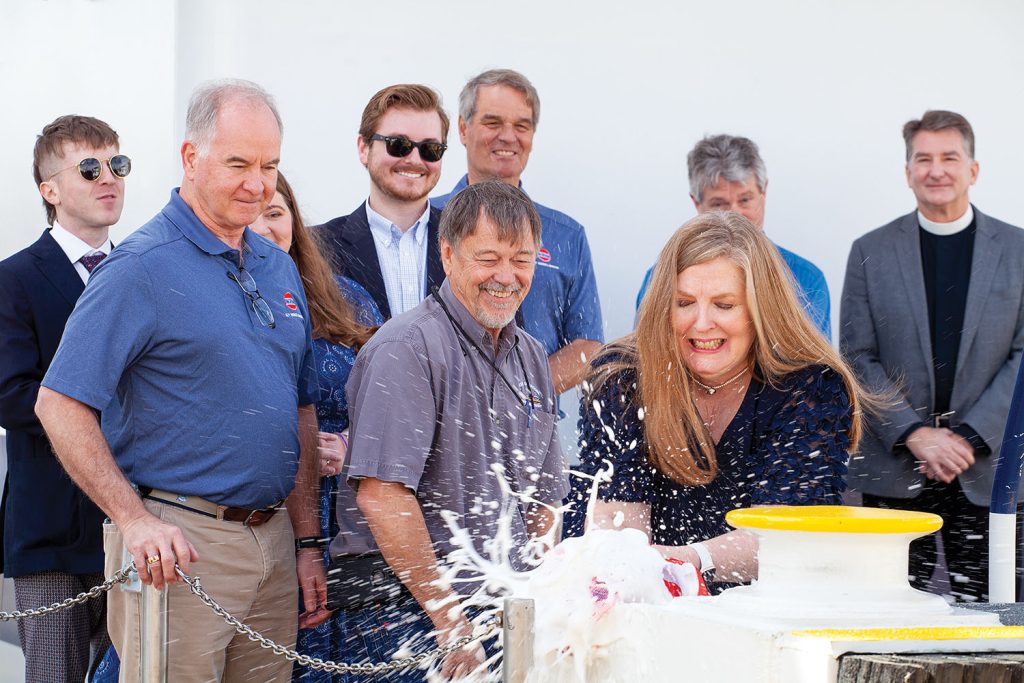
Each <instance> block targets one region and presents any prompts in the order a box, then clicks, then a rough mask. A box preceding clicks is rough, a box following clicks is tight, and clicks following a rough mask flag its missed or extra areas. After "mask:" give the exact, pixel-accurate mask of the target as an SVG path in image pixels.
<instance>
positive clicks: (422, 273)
mask: <svg viewBox="0 0 1024 683" xmlns="http://www.w3.org/2000/svg"><path fill="white" fill-rule="evenodd" d="M447 139H448V115H447V114H446V113H445V111H444V108H443V107H442V106H441V100H440V98H439V97H438V95H437V93H436V92H434V91H433V90H432V89H431V88H428V87H427V86H425V85H415V84H400V85H392V86H388V87H387V88H384V89H383V90H380V91H379V92H377V93H376V94H375V95H374V96H373V97H371V98H370V101H369V102H368V103H367V105H366V107H365V109H363V117H362V121H361V122H360V125H359V136H358V137H357V138H356V146H357V148H358V151H359V161H360V162H361V163H362V164H363V166H365V167H366V170H367V171H368V172H369V174H370V196H369V198H368V199H367V201H365V202H363V204H362V205H361V206H360V207H359V208H358V209H356V210H355V211H354V212H352V213H351V214H349V215H348V216H341V217H339V218H335V219H334V220H331V221H328V222H327V223H325V224H324V225H323V226H321V227H320V228H319V230H320V231H321V235H322V236H323V237H324V238H325V240H324V241H325V242H326V244H327V246H328V248H329V249H330V250H331V252H332V258H333V261H334V266H335V268H336V269H337V270H338V272H339V273H341V274H344V275H347V276H348V277H350V278H352V279H353V280H355V281H356V282H358V283H359V284H361V285H362V286H363V287H365V288H366V291H368V292H369V293H370V296H372V297H373V299H374V302H375V303H376V304H377V308H378V309H380V312H381V314H382V315H383V316H384V318H385V319H388V318H391V317H392V316H395V315H398V314H399V313H404V312H405V311H408V310H409V309H411V308H413V307H415V306H416V305H417V304H418V303H419V302H420V301H422V300H423V297H424V296H426V294H427V291H428V290H429V288H431V287H436V286H438V285H440V284H441V282H442V281H443V280H444V270H443V269H442V268H441V256H440V252H439V250H438V242H437V228H438V223H439V221H440V216H441V211H440V209H432V208H431V206H430V203H429V202H428V201H427V195H429V194H430V192H431V191H432V190H433V189H434V186H435V185H437V181H438V178H440V177H441V157H442V156H443V155H444V152H445V150H446V149H447V144H446V141H447Z"/></svg>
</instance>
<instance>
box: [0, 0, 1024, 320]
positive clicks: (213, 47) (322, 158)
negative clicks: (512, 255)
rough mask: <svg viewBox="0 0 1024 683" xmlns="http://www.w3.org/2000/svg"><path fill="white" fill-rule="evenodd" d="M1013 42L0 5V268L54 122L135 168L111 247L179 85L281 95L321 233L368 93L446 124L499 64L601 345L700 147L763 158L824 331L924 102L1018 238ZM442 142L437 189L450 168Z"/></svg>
mask: <svg viewBox="0 0 1024 683" xmlns="http://www.w3.org/2000/svg"><path fill="white" fill-rule="evenodd" d="M1022 26H1024V3H1020V2H1017V1H1015V0H1005V1H999V0H990V1H988V2H983V1H982V2H974V3H963V2H959V1H951V0H902V1H899V2H896V1H892V0H862V1H860V2H836V1H832V2H827V1H818V0H806V1H803V0H780V1H777V2H763V1H761V0H734V1H733V2H730V3H715V2H701V3H697V2H690V1H686V2H667V1H665V2H630V3H612V2H607V1H605V2H601V1H598V2H595V1H593V0H591V1H590V2H582V1H578V0H566V1H562V2H550V1H547V2H541V1H538V0H521V1H520V2H518V3H516V4H512V5H509V4H504V5H490V4H485V3H480V2H472V1H471V0H453V1H451V2H443V3H442V2H422V1H415V0H397V1H395V2H388V3H356V2H344V3H342V2H336V1H334V0H292V1H289V2H284V1H280V0H278V1H275V0H217V1H210V0H146V1H144V2H140V1H139V0H45V1H44V0H0V39H2V44H3V45H4V49H3V50H0V85H2V96H3V105H4V106H3V108H2V109H0V112H2V113H0V149H2V150H3V152H4V155H3V160H2V161H0V187H3V188H4V193H3V199H4V205H5V206H6V208H7V211H6V212H5V220H4V221H3V225H4V229H3V230H2V231H0V257H2V256H6V255H8V254H11V253H13V252H14V251H16V250H18V249H20V248H22V247H24V246H26V245H28V244H29V243H30V242H32V241H33V240H34V239H36V237H37V236H38V233H39V232H40V230H41V229H42V227H43V225H44V219H43V215H44V214H43V211H42V207H41V206H40V200H39V197H38V194H37V193H36V191H35V189H34V187H33V184H32V180H31V170H30V165H31V150H32V145H33V142H34V137H35V135H36V134H37V133H38V132H39V130H40V129H41V128H42V126H43V125H44V124H45V123H47V122H49V121H51V120H52V119H53V118H55V117H56V116H58V115H60V114H64V113H69V112H78V113H82V114H91V115H95V116H98V117H100V118H102V119H104V120H106V121H108V122H109V123H111V124H112V125H113V126H114V127H115V128H116V129H117V130H118V131H119V133H120V134H121V137H122V150H123V151H124V152H126V153H128V154H129V155H131V156H132V158H133V159H134V161H135V167H134V171H133V173H132V176H131V177H130V178H129V180H128V198H127V202H126V205H125V206H126V208H125V212H124V216H123V219H122V221H121V223H120V224H119V225H118V226H117V228H116V230H115V239H119V238H120V237H123V236H124V235H125V234H127V233H128V232H130V231H131V230H132V229H134V228H135V227H137V226H138V225H139V224H141V223H142V222H143V221H145V220H146V219H147V218H148V217H150V216H151V215H152V214H153V213H155V212H156V211H157V210H159V208H160V207H161V206H162V205H163V203H164V202H165V201H166V198H167V193H168V190H169V189H170V188H171V187H172V186H174V185H175V184H177V182H178V179H179V175H180V166H179V162H178V157H177V151H178V147H179V144H180V136H181V131H182V120H183V118H184V108H185V102H186V100H187V96H188V93H189V91H190V90H191V89H192V87H193V86H194V85H195V84H196V83H198V82H199V81H201V80H204V79H207V78H212V77H223V76H239V77H245V78H250V79H253V80H256V81H258V82H260V83H262V84H263V85H264V86H266V87H267V88H268V89H269V90H270V91H271V92H273V93H274V94H275V95H276V96H277V98H278V101H279V104H280V107H281V110H282V114H283V117H284V120H285V125H286V133H285V145H284V146H285V148H284V159H283V163H282V168H283V170H284V171H285V172H286V173H287V174H288V176H289V177H290V179H291V180H292V181H293V183H294V184H295V185H296V186H297V190H298V192H299V197H300V200H301V202H302V204H303V208H304V210H305V213H306V214H307V219H308V220H310V221H312V222H320V221H323V220H326V219H328V218H331V217H334V216H337V215H340V214H347V213H349V212H350V211H351V210H352V209H353V208H354V207H355V206H356V205H357V204H358V203H359V202H360V201H361V200H362V199H363V197H364V195H365V193H366V192H367V178H366V174H365V171H364V169H363V168H362V167H361V166H360V165H359V163H358V161H357V159H356V154H355V135H356V129H357V127H358V120H359V115H360V112H361V111H362V107H363V106H364V104H365V103H366V100H367V99H368V98H369V97H370V95H371V94H373V92H375V91H376V90H377V89H379V88H380V87H382V86H384V85H387V84H390V83H395V82H423V83H427V84H430V85H432V86H434V87H435V88H437V89H438V90H439V91H440V92H441V93H442V95H443V97H444V100H445V103H446V104H447V106H448V109H449V111H450V112H451V114H452V116H453V119H454V117H455V107H456V102H457V97H458V92H459V89H460V88H461V86H462V84H463V83H464V82H465V80H466V78H467V77H469V76H471V75H473V74H475V73H477V72H479V71H480V70H482V69H485V68H489V67H495V66H508V67H512V68H516V69H519V70H521V71H522V72H523V73H525V74H526V75H527V76H529V77H530V78H531V79H532V80H533V81H534V83H535V84H536V86H537V87H538V89H539V91H540V94H541V100H542V116H541V122H540V126H539V128H538V132H537V137H536V141H535V151H534V153H533V156H532V157H531V159H530V164H529V168H528V169H527V172H526V174H525V180H524V182H525V185H526V187H527V188H528V190H529V191H530V193H531V194H532V195H533V196H534V197H535V198H536V199H537V200H538V201H540V202H542V203H545V204H548V205H551V206H554V207H556V208H558V209H561V210H563V211H566V212H567V213H569V214H571V215H572V216H574V217H576V218H577V219H579V220H580V221H581V222H582V223H583V224H584V225H585V226H586V227H587V231H588V234H589V236H590V243H591V247H592V249H593V253H594V260H595V267H596V269H597V274H598V284H599V287H600V290H601V297H602V302H603V307H604V312H605V321H606V332H607V335H608V336H609V337H614V336H617V335H620V334H622V333H624V332H625V331H626V330H627V329H628V328H629V326H630V324H631V321H632V314H633V313H632V302H633V299H634V296H635V293H636V290H637V287H638V285H639V282H640V278H641V276H642V274H643V272H644V270H645V269H646V267H647V266H648V265H649V264H650V263H651V262H652V261H653V259H654V258H655V255H656V253H657V251H658V249H659V248H660V246H661V244H662V243H663V242H664V240H665V238H666V237H667V236H668V234H669V233H670V232H671V231H672V230H673V229H674V228H675V227H677V226H678V225H680V224H681V223H682V222H683V221H685V220H686V219H687V218H689V217H690V216H692V215H693V208H692V205H691V204H690V201H689V198H688V196H687V193H688V190H687V182H686V153H687V151H688V150H689V149H690V147H691V146H692V145H693V143H694V142H695V141H696V140H697V139H698V138H699V137H700V136H702V135H703V134H705V133H717V132H729V133H735V134H743V135H747V136H749V137H751V138H753V139H754V140H756V141H757V142H758V143H759V144H760V146H761V150H762V155H763V156H764V158H765V160H766V163H767V165H768V173H769V178H770V185H769V195H768V211H767V222H766V229H767V231H768V232H769V234H770V235H771V236H772V238H773V239H775V240H776V241H777V242H779V243H780V244H782V245H784V246H786V247H789V248H791V249H794V250H795V251H797V252H799V253H800V254H802V255H803V256H806V257H807V258H810V259H811V260H812V261H814V262H816V263H817V264H818V265H819V266H820V267H821V268H822V269H823V270H824V271H825V273H826V275H827V277H828V281H829V285H830V287H831V289H832V297H833V302H834V306H833V314H834V316H838V299H839V293H840V288H841V286H842V278H843V270H844V267H845V261H846V256H847V253H848V250H849V245H850V243H851V241H852V240H853V239H854V238H856V237H857V236H858V235H860V234H862V233H863V232H865V231H866V230H868V229H870V228H873V227H876V226H878V225H880V224H882V223H884V222H887V221H888V220H890V219H891V218H893V217H895V216H897V215H899V214H902V213H905V212H907V211H909V210H910V209H912V208H913V201H912V196H911V194H910V191H909V190H908V189H907V188H906V184H905V181H904V179H903V144H902V140H901V137H900V129H901V126H902V124H903V122H904V121H906V120H907V119H909V118H912V117H915V116H919V115H920V114H921V113H922V112H923V111H924V110H925V109H927V108H948V109H953V110H956V111H959V112H961V113H963V114H965V115H966V116H967V117H968V118H969V119H970V120H971V122H972V123H973V124H974V127H975V129H976V132H977V135H978V149H977V156H978V159H979V161H980V163H981V175H980V179H979V181H978V185H977V186H976V188H975V190H974V192H973V199H974V201H975V202H976V203H977V205H978V206H979V207H981V208H982V210H984V211H987V212H989V213H991V214H994V215H996V216H998V217H1000V218H1003V219H1004V220H1007V221H1010V222H1012V223H1016V224H1024V208H1022V205H1021V203H1020V201H1019V194H1020V192H1019V189H1018V188H1017V186H1016V181H1017V180H1018V176H1017V175H1016V171H1017V170H1018V167H1019V164H1018V163H1017V162H1018V160H1019V158H1020V157H1021V142H1020V139H1019V137H1018V132H1019V129H1020V112H1021V111H1022V109H1024V85H1022V83H1024V79H1022V76H1021V74H1024V44H1022V42H1021V41H1020V38H1019V31H1020V29H1021V27H1022ZM451 143H452V147H451V149H450V150H449V152H448V156H447V157H446V160H445V167H444V175H443V177H442V180H441V183H440V185H439V186H438V191H437V192H438V193H441V192H446V191H447V190H448V189H450V187H451V185H453V184H454V183H455V182H456V180H457V179H458V178H459V176H460V175H461V174H462V173H463V172H464V170H465V159H464V154H463V150H462V147H461V145H460V144H459V143H458V139H457V137H454V138H453V139H452V140H451Z"/></svg>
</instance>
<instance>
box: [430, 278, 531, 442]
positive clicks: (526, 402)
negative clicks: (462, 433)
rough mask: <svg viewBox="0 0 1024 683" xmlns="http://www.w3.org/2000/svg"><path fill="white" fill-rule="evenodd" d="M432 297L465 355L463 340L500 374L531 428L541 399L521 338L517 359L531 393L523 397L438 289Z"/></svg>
mask: <svg viewBox="0 0 1024 683" xmlns="http://www.w3.org/2000/svg"><path fill="white" fill-rule="evenodd" d="M430 295H431V296H432V297H433V298H434V301H436V302H437V303H438V305H439V306H440V307H441V310H442V311H444V314H445V316H446V317H447V318H448V322H450V323H451V324H452V327H453V328H454V329H455V332H456V333H457V335H458V337H459V345H460V346H462V353H463V355H469V352H468V351H467V350H466V346H465V343H464V342H463V340H465V341H467V342H469V344H470V346H472V347H473V348H474V349H476V352H477V353H479V354H480V355H481V356H482V357H483V359H484V360H485V361H487V364H488V365H490V366H491V367H492V368H494V371H495V372H496V373H498V377H500V378H501V381H502V382H504V383H505V386H507V387H508V388H509V391H511V392H512V395H513V396H515V397H516V399H517V400H518V401H519V402H520V403H522V404H523V408H525V409H526V426H527V428H529V426H530V424H531V423H532V422H533V409H534V408H535V407H536V406H539V405H540V403H541V401H540V399H539V398H536V397H534V394H533V385H531V384H530V376H529V375H528V374H527V373H526V363H525V362H524V361H523V352H522V351H520V349H519V337H516V340H515V342H514V349H515V352H516V358H518V359H519V368H520V369H521V370H522V371H523V382H524V383H525V384H526V390H527V391H528V392H529V394H528V395H526V396H523V394H522V393H521V392H520V391H519V390H518V389H516V388H515V387H514V386H512V382H510V381H509V379H508V377H507V376H506V375H505V373H504V372H502V370H501V368H499V367H498V364H497V363H495V362H494V361H493V360H492V359H491V357H490V356H489V355H487V352H485V351H484V350H483V349H482V348H480V345H479V344H477V342H476V340H475V339H473V338H472V337H470V336H469V334H468V333H467V332H466V330H465V329H464V328H463V327H462V325H460V324H459V321H458V320H456V319H455V316H453V315H452V314H451V311H449V310H448V306H447V305H446V304H445V302H444V300H442V299H441V295H440V294H439V293H438V291H437V287H432V288H431V289H430Z"/></svg>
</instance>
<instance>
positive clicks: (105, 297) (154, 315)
mask: <svg viewBox="0 0 1024 683" xmlns="http://www.w3.org/2000/svg"><path fill="white" fill-rule="evenodd" d="M159 309H160V303H159V300H158V299H157V297H156V296H155V294H154V292H153V285H152V282H151V280H150V278H149V274H148V273H147V272H146V270H145V268H144V267H143V264H142V263H141V261H140V259H139V257H138V256H136V255H135V254H132V253H129V252H124V251H122V252H118V251H117V250H116V249H115V250H114V251H113V252H112V253H111V254H110V256H109V257H107V259H106V260H105V261H104V262H103V265H102V266H101V267H100V268H97V269H96V271H95V272H94V273H93V274H92V276H91V277H90V278H89V284H88V286H87V287H86V288H85V292H83V293H82V296H81V298H80V299H79V300H78V305H76V306H75V310H74V311H73V312H72V313H71V317H70V318H68V324H67V327H66V328H65V329H64V336H63V337H62V338H61V342H60V346H59V347H58V348H57V354H56V355H55V356H54V357H53V362H52V363H51V364H50V368H49V370H48V371H47V372H46V376H45V377H44V378H43V386H45V387H47V388H49V389H52V390H53V391H56V392H59V393H61V394H64V395H65V396H69V397H71V398H73V399H75V400H76V401H80V402H81V403H84V404H86V405H88V406H91V407H93V408H95V409H96V410H103V408H104V407H106V406H107V404H109V403H110V401H111V399H112V398H113V397H114V394H115V392H116V391H117V387H118V384H119V383H120V382H121V376H122V375H123V374H124V372H125V370H126V369H127V368H128V367H130V366H131V365H132V363H134V362H135V361H136V359H138V358H139V357H140V356H141V355H142V354H143V353H144V352H145V351H146V349H147V348H148V347H149V345H150V343H151V342H152V339H153V335H154V332H155V331H156V328H157V320H158V317H159Z"/></svg>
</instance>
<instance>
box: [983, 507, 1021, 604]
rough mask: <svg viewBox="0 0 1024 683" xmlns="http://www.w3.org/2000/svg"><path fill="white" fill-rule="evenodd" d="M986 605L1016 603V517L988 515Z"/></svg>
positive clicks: (997, 514) (1011, 514) (993, 513)
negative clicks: (988, 603) (991, 603)
mask: <svg viewBox="0 0 1024 683" xmlns="http://www.w3.org/2000/svg"><path fill="white" fill-rule="evenodd" d="M988 547H989V551H988V601H989V602H1015V601H1016V600H1017V572H1016V569H1017V515H1016V514H1013V513H1010V514H999V513H995V512H990V513H989V515H988Z"/></svg>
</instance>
